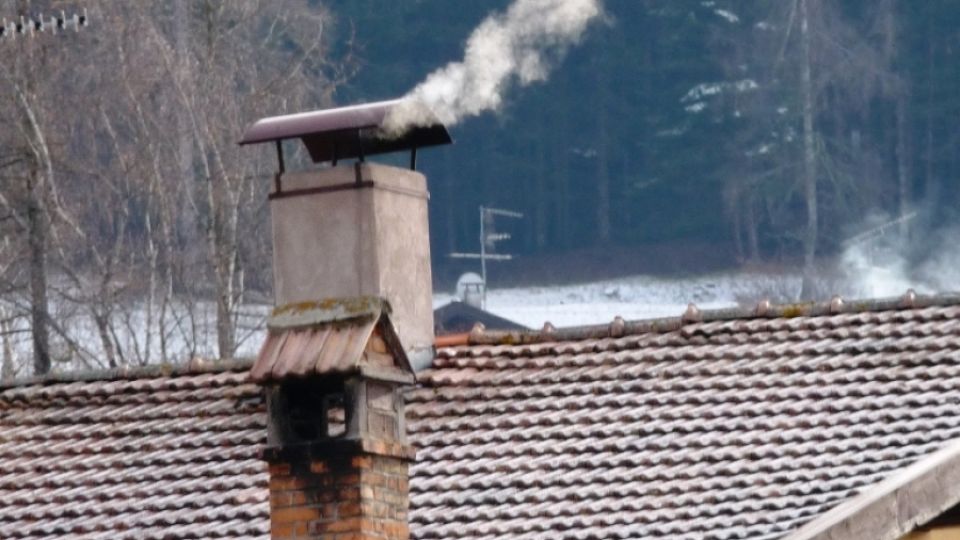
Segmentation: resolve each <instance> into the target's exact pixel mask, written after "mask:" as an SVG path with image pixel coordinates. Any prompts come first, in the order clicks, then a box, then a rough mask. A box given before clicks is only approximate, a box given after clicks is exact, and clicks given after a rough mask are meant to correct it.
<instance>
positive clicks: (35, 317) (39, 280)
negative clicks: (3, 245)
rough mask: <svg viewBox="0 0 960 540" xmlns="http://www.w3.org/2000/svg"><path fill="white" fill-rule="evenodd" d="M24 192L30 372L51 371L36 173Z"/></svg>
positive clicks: (43, 241)
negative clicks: (31, 369) (31, 365)
mask: <svg viewBox="0 0 960 540" xmlns="http://www.w3.org/2000/svg"><path fill="white" fill-rule="evenodd" d="M31 174H32V176H33V178H31V179H30V185H29V187H28V190H27V193H28V195H27V196H28V198H29V200H28V201H27V224H28V227H29V231H27V234H28V236H29V238H28V240H27V242H28V245H29V250H30V322H31V326H32V336H33V371H34V373H35V374H36V375H45V374H46V373H49V372H50V330H49V328H48V324H47V323H48V320H47V319H48V316H49V306H48V303H47V219H46V215H45V213H44V212H43V205H42V203H41V201H40V197H41V195H40V193H39V186H38V185H37V184H38V182H37V178H36V174H35V173H31Z"/></svg>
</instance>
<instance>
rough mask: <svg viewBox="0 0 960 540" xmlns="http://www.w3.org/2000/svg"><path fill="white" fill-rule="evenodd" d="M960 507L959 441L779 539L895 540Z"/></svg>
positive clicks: (955, 440)
mask: <svg viewBox="0 0 960 540" xmlns="http://www.w3.org/2000/svg"><path fill="white" fill-rule="evenodd" d="M958 502H960V439H954V440H953V441H951V442H950V443H949V444H947V446H945V447H943V448H941V449H940V450H938V451H936V452H934V453H932V454H930V455H928V456H926V457H924V458H922V459H920V460H919V461H917V462H916V463H913V464H912V465H910V466H908V467H906V468H904V469H901V470H900V471H898V472H895V473H894V474H893V475H892V476H890V477H888V478H886V479H884V480H881V481H880V482H878V483H876V484H874V485H872V486H869V487H867V488H866V489H864V490H863V492H862V493H860V494H859V495H857V496H855V497H853V498H851V499H848V500H846V501H845V502H842V503H840V504H839V505H837V506H835V507H833V508H831V509H830V510H828V511H827V512H826V513H824V514H821V515H820V516H819V517H817V518H814V520H813V521H810V522H808V523H807V524H806V525H804V526H803V527H800V529H798V530H797V531H795V532H794V533H792V534H790V535H787V536H785V537H784V539H783V540H836V539H840V538H863V539H870V540H896V539H898V538H901V537H903V536H904V535H906V534H908V533H910V532H911V531H913V530H914V529H916V528H917V527H919V526H920V525H923V524H924V523H927V522H929V521H930V520H932V519H933V518H935V517H937V516H938V515H940V514H941V513H943V512H944V511H945V510H947V509H949V508H951V507H953V506H954V505H956V504H957V503H958Z"/></svg>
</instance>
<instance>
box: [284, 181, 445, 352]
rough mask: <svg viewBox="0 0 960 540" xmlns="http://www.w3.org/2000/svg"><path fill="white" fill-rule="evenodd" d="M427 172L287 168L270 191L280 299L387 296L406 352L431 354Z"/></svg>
mask: <svg viewBox="0 0 960 540" xmlns="http://www.w3.org/2000/svg"><path fill="white" fill-rule="evenodd" d="M427 200H428V194H427V185H426V178H425V177H424V176H423V175H422V174H420V173H418V172H416V171H411V170H406V169H401V168H398V167H391V166H386V165H378V164H372V163H355V164H351V165H342V166H337V167H332V168H328V169H322V170H317V171H311V172H301V173H287V174H285V175H284V176H283V183H282V190H281V191H276V189H275V190H274V191H273V193H271V195H270V214H271V219H272V223H273V274H274V294H275V297H276V305H277V306H278V307H279V306H285V305H290V304H303V303H310V302H317V301H322V300H324V299H331V298H352V297H361V296H373V297H379V298H385V299H387V300H389V302H390V304H391V306H393V321H394V324H395V325H396V326H397V331H398V334H399V336H400V341H401V343H403V346H404V348H405V349H406V350H407V354H408V356H410V357H413V358H416V357H418V356H423V355H431V354H432V345H433V300H432V298H433V289H432V278H431V275H430V233H429V225H428V221H427Z"/></svg>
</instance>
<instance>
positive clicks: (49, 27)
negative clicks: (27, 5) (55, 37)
mask: <svg viewBox="0 0 960 540" xmlns="http://www.w3.org/2000/svg"><path fill="white" fill-rule="evenodd" d="M88 24H90V19H89V17H87V9H86V8H84V9H83V13H82V14H78V13H74V14H73V15H71V16H69V17H68V16H67V14H66V12H64V11H61V12H60V15H54V16H51V17H50V18H49V19H44V17H43V15H38V16H37V17H35V18H34V17H24V16H23V15H21V16H20V18H19V19H14V20H13V21H7V19H3V22H2V23H0V40H6V39H16V37H17V36H18V35H21V36H31V37H32V36H33V35H35V34H41V33H43V32H50V33H51V34H56V33H57V32H65V31H67V30H71V29H72V30H73V31H74V32H76V31H79V30H80V27H81V26H87V25H88Z"/></svg>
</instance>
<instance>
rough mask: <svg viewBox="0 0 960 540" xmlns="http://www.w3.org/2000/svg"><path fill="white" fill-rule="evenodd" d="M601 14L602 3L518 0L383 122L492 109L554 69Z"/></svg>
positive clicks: (451, 119) (407, 122)
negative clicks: (510, 93) (513, 89)
mask: <svg viewBox="0 0 960 540" xmlns="http://www.w3.org/2000/svg"><path fill="white" fill-rule="evenodd" d="M602 13H603V7H602V5H601V0H516V1H515V2H514V3H513V4H512V5H510V7H509V8H507V10H506V11H505V12H503V13H494V14H492V15H490V16H488V17H487V18H486V19H485V20H484V21H483V22H482V23H480V26H478V27H477V28H476V29H475V30H474V31H473V33H472V34H471V35H470V37H469V39H468V40H467V46H466V50H465V52H464V57H463V60H461V61H459V62H452V63H450V64H448V65H446V66H444V67H442V68H440V69H438V70H437V71H435V72H433V73H431V74H430V75H429V76H428V77H427V78H426V80H424V81H423V82H422V83H420V84H419V85H417V87H416V88H414V89H413V90H412V91H411V92H409V93H408V94H407V96H406V98H408V101H407V104H408V105H406V106H402V107H398V108H397V109H395V111H394V113H393V114H392V115H391V117H390V118H389V119H388V121H387V126H388V130H389V131H393V132H403V131H404V130H406V129H407V128H408V127H410V126H415V125H422V124H425V123H430V122H431V121H432V120H433V119H432V118H431V117H430V116H429V115H430V113H431V112H432V113H433V115H435V117H436V118H437V119H439V120H440V121H441V122H443V123H444V124H447V125H453V124H456V123H457V122H459V121H460V120H462V119H464V118H467V117H470V116H476V115H479V114H481V113H483V112H487V111H496V110H498V109H499V108H500V107H501V105H502V104H503V100H504V94H505V93H506V92H507V91H508V90H509V89H510V88H511V87H512V86H514V85H519V86H527V85H529V84H531V83H534V82H538V81H543V80H546V78H547V76H548V74H549V72H550V69H551V67H552V65H553V64H554V63H555V62H557V61H559V60H560V59H561V58H562V57H563V55H564V53H565V52H566V50H567V49H568V47H570V46H571V45H574V44H576V43H577V42H579V41H580V39H581V38H582V37H583V34H584V32H585V31H586V29H587V27H588V26H589V24H590V22H591V21H593V20H594V19H596V18H597V17H599V16H600V15H601V14H602Z"/></svg>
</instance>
